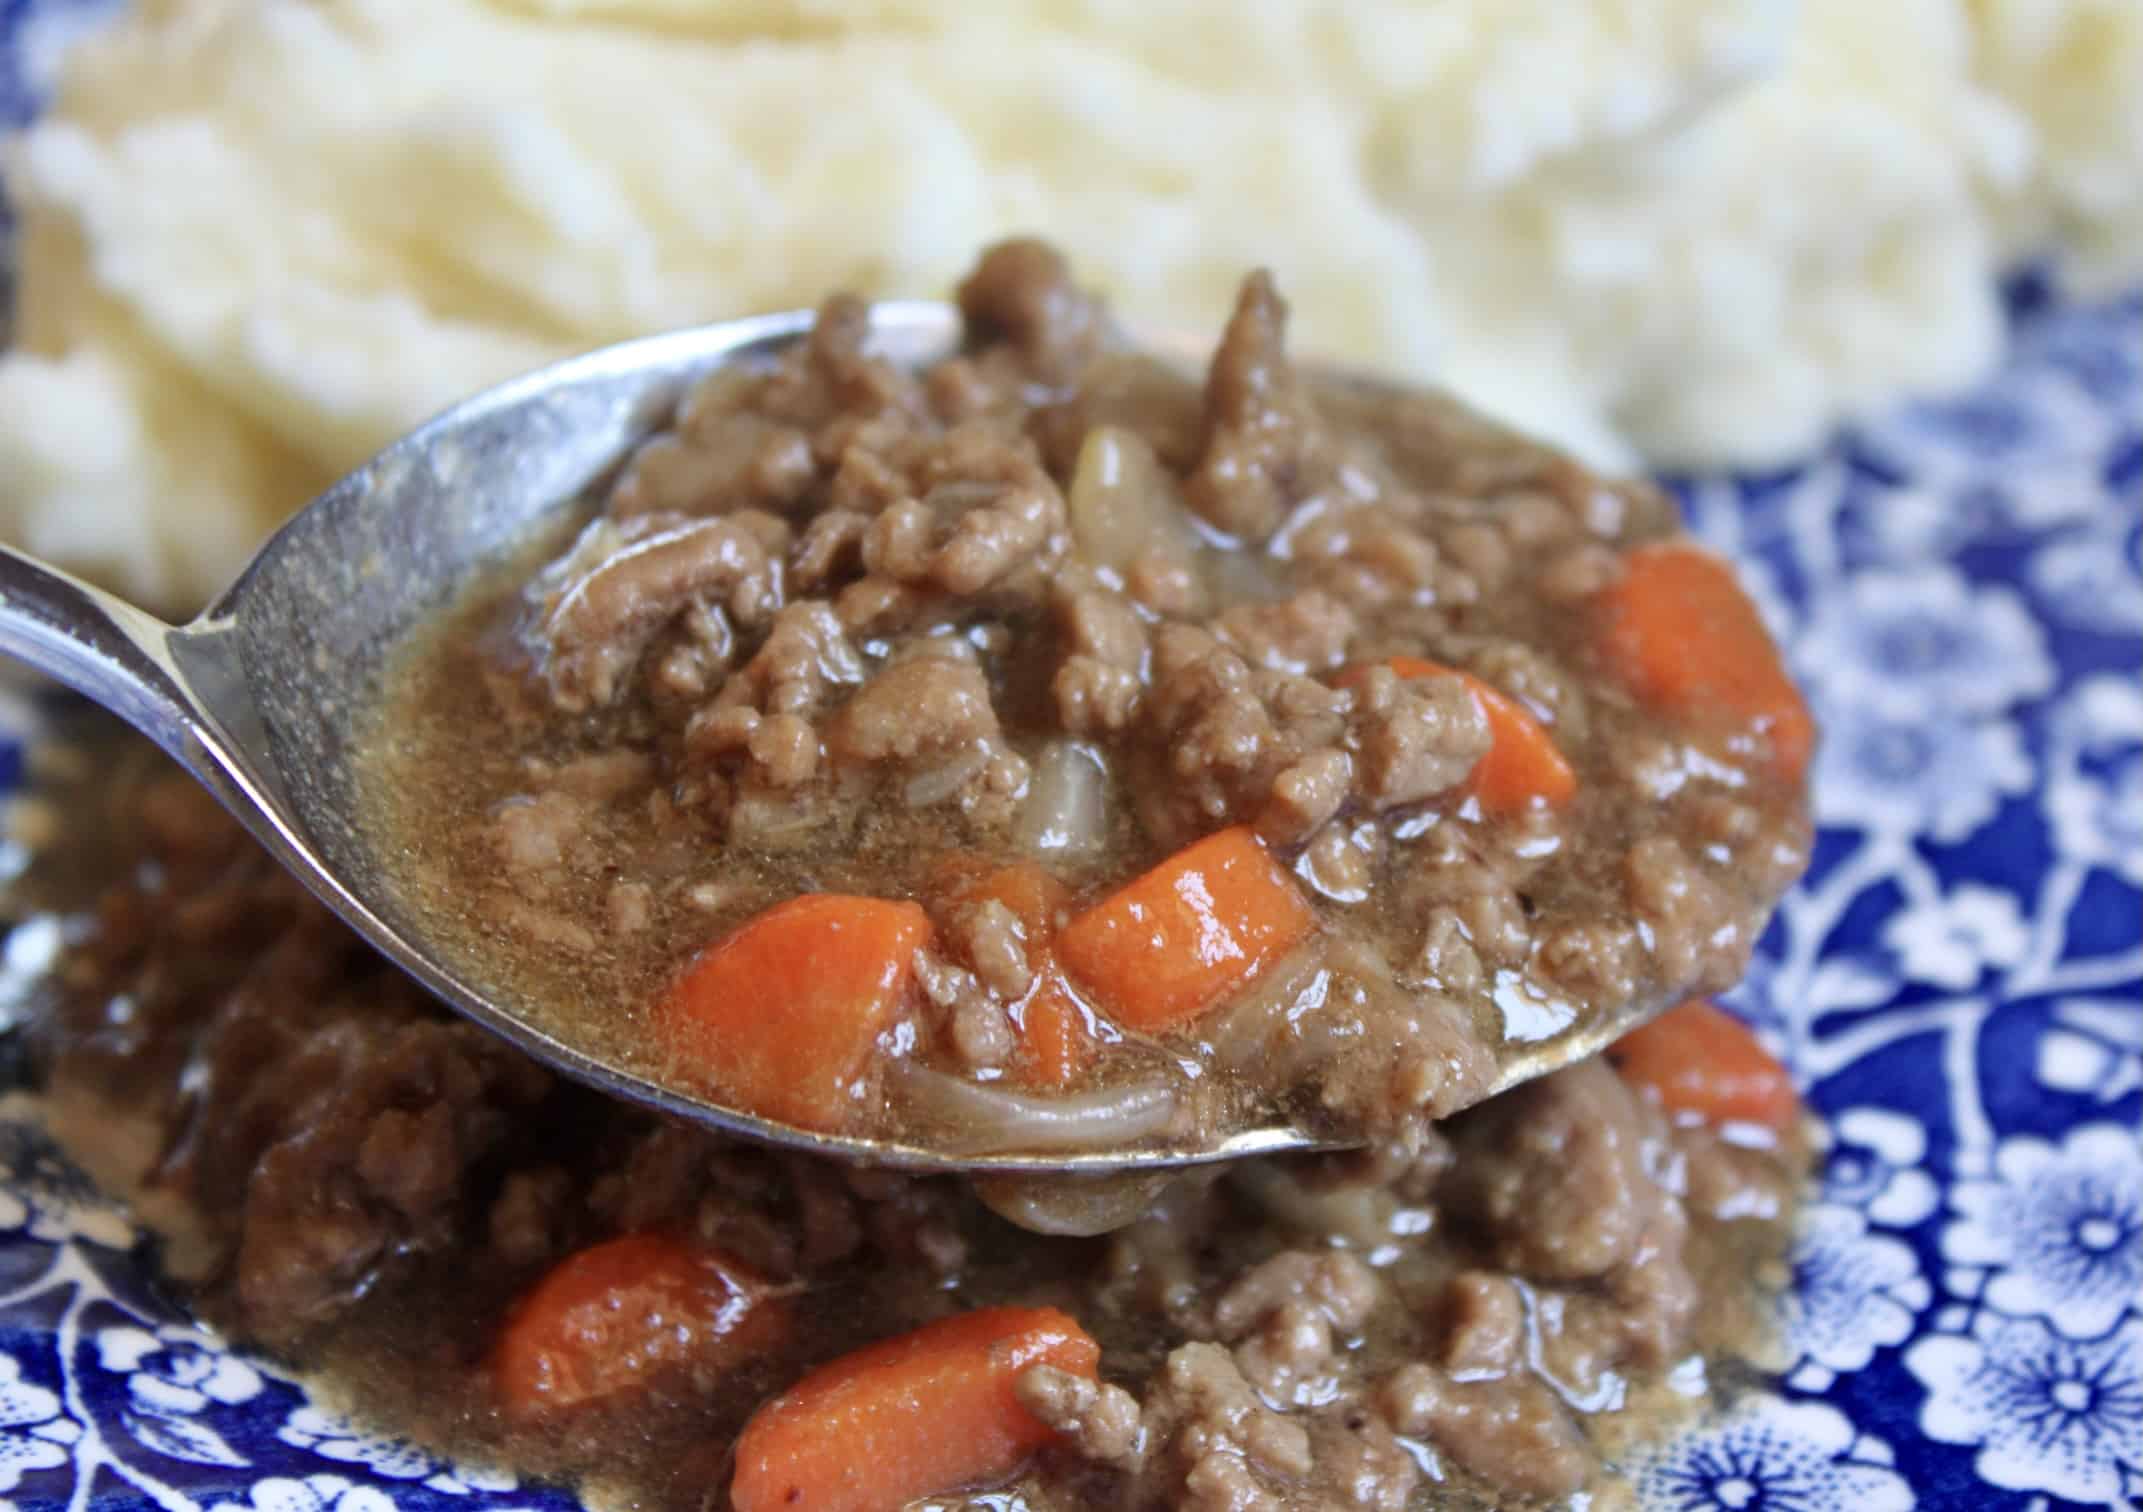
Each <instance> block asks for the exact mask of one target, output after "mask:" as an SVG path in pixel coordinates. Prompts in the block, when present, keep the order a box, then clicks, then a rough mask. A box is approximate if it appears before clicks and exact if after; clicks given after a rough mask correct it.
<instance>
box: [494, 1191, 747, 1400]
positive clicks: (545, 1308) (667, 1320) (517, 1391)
mask: <svg viewBox="0 0 2143 1512" xmlns="http://www.w3.org/2000/svg"><path fill="white" fill-rule="evenodd" d="M786 1321H787V1318H786V1314H785V1312H784V1303H783V1302H782V1300H781V1299H780V1298H778V1297H776V1296H773V1295H772V1294H770V1292H769V1290H768V1287H767V1284H766V1282H765V1281H764V1280H763V1279H762V1278H761V1277H759V1276H758V1275H756V1274H754V1273H753V1272H752V1271H751V1270H749V1269H747V1268H746V1267H745V1266H743V1265H741V1264H739V1263H738V1262H736V1261H735V1260H732V1259H730V1258H729V1257H728V1256H726V1255H724V1254H722V1253H720V1252H719V1251H716V1250H711V1249H707V1248H704V1247H699V1246H694V1245H689V1244H687V1243H685V1242H684V1241H683V1240H681V1239H677V1238H673V1237H671V1236H669V1235H667V1234H657V1233H647V1234H627V1235H626V1236H625V1237H623V1238H621V1239H611V1240H608V1241H606V1242H605V1243H602V1244H598V1245H595V1246H593V1247H591V1248H589V1249H584V1250H582V1251H580V1252H579V1253H578V1254H575V1255H570V1256H568V1257H567V1258H566V1259H564V1260H561V1261H560V1262H559V1263H558V1264H557V1265H556V1266H555V1267H553V1268H552V1269H551V1271H550V1272H549V1273H548V1274H547V1275H545V1276H544V1277H543V1279H542V1280H540V1281H538V1282H537V1283H536V1284H535V1285H534V1286H533V1287H531V1288H530V1289H529V1290H528V1291H527V1292H525V1293H523V1294H522V1296H521V1298H520V1299H519V1300H518V1301H516V1302H515V1303H514V1305H513V1307H512V1309H511V1311H509V1312H508V1314H507V1316H506V1322H505V1324H504V1326H503V1327H502V1328H501V1329H500V1331H499V1337H498V1342H497V1343H496V1344H495V1345H494V1346H493V1347H492V1351H491V1380H492V1385H493V1388H494V1389H495V1390H496V1391H497V1393H498V1397H499V1400H500V1401H501V1402H503V1403H504V1404H505V1406H506V1407H507V1409H508V1410H509V1411H511V1412H515V1413H531V1412H537V1411H541V1410H545V1409H550V1408H560V1407H572V1406H575V1405H577V1404H579V1403H582V1402H590V1401H595V1400H598V1399H600V1398H603V1397H609V1396H615V1395H617V1394H618V1393H619V1392H622V1391H629V1390H632V1389H634V1388H637V1387H641V1386H644V1385H646V1384H648V1382H649V1381H650V1380H652V1379H653V1378H655V1377H656V1376H657V1375H658V1374H660V1373H662V1372H664V1371H666V1370H669V1369H672V1368H674V1367H677V1366H680V1365H685V1364H710V1363H711V1364H722V1363H726V1362H728V1361H732V1360H741V1359H745V1358H747V1357H749V1356H751V1355H753V1354H757V1353H760V1352H762V1351H763V1350H765V1349H766V1348H768V1347H769V1346H770V1345H771V1343H772V1341H773V1340H774V1338H775V1337H776V1336H777V1335H778V1334H779V1333H780V1332H781V1330H782V1328H783V1327H784V1325H785V1324H786Z"/></svg>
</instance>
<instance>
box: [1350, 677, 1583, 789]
mask: <svg viewBox="0 0 2143 1512" xmlns="http://www.w3.org/2000/svg"><path fill="white" fill-rule="evenodd" d="M1373 665H1375V664H1374V663H1360V664H1357V665H1355V666H1351V667H1346V668H1343V669H1342V670H1341V671H1340V673H1339V675H1338V676H1337V677H1336V678H1334V679H1333V681H1334V682H1336V683H1338V684H1339V686H1341V687H1343V688H1346V687H1352V686H1354V685H1355V684H1356V683H1359V682H1360V681H1361V680H1362V679H1363V678H1364V677H1366V676H1367V675H1368V673H1369V669H1370V667H1371V666H1373ZM1382 665H1384V666H1387V667H1389V668H1391V670H1392V671H1393V672H1394V673H1396V674H1397V675H1399V676H1400V677H1432V676H1434V675H1436V674H1437V673H1439V672H1441V673H1444V674H1446V675H1448V676H1451V677H1455V678H1457V679H1458V680H1459V681H1460V682H1462V683H1464V684H1465V685H1466V690H1467V691H1468V692H1469V693H1471V694H1472V695H1473V698H1474V702H1475V703H1477V704H1479V705H1480V708H1481V714H1482V717H1483V718H1485V719H1486V720H1487V721H1488V735H1489V741H1490V744H1489V747H1488V754H1487V755H1485V756H1483V757H1482V758H1481V759H1480V761H1479V762H1477V763H1475V765H1474V768H1473V772H1472V774H1471V775H1470V776H1469V777H1467V779H1466V786H1465V790H1466V791H1467V792H1468V793H1471V794H1472V795H1473V796H1474V797H1476V798H1478V799H1480V801H1481V807H1482V808H1483V809H1485V810H1487V811H1488V812H1489V813H1491V814H1515V813H1520V812H1523V811H1524V810H1526V809H1529V808H1531V807H1532V806H1533V805H1534V804H1535V803H1545V804H1548V805H1549V806H1551V807H1553V806H1555V805H1558V804H1563V803H1568V802H1569V801H1570V799H1571V796H1572V795H1573V794H1575V793H1576V792H1577V773H1576V772H1573V771H1572V770H1571V769H1570V763H1569V762H1567V761H1565V760H1564V759H1563V753H1562V752H1561V751H1559V750H1557V749H1556V748H1555V741H1554V740H1553V738H1551V737H1550V736H1549V734H1548V732H1547V729H1546V727H1545V726H1543V725H1542V724H1541V722H1540V721H1539V720H1537V719H1535V718H1534V717H1533V715H1532V712H1531V711H1530V710H1528V709H1527V708H1526V707H1525V705H1523V704H1521V703H1519V702H1518V700H1517V699H1515V698H1512V697H1511V696H1510V695H1509V694H1508V693H1505V692H1504V691H1503V690H1502V689H1500V688H1496V687H1493V686H1491V685H1490V684H1488V683H1486V682H1484V681H1482V680H1481V679H1480V678H1478V677H1475V676H1474V675H1473V674H1472V673H1471V672H1461V671H1459V670H1458V669H1457V668H1455V667H1446V666H1443V665H1442V664H1441V663H1438V662H1432V661H1427V660H1424V659H1423V658H1421V657H1418V656H1391V657H1386V658H1385V659H1384V662H1383V663H1382Z"/></svg>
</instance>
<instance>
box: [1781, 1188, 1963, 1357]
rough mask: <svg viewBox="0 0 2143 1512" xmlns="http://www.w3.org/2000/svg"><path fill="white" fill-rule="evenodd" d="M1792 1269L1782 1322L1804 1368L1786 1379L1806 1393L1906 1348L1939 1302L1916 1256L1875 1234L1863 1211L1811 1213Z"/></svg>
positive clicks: (1798, 1236) (1798, 1237) (1817, 1208)
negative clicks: (1932, 1302) (1880, 1353)
mask: <svg viewBox="0 0 2143 1512" xmlns="http://www.w3.org/2000/svg"><path fill="white" fill-rule="evenodd" d="M1792 1265H1793V1285H1792V1287H1791V1289H1790V1290H1789V1291H1788V1292H1787V1294H1786V1296H1785V1298H1784V1300H1783V1303H1782V1308H1783V1313H1784V1319H1783V1323H1784V1333H1785V1337H1786V1342H1787V1344H1788V1346H1789V1347H1790V1348H1791V1350H1792V1351H1793V1355H1794V1358H1795V1359H1796V1360H1797V1361H1798V1362H1799V1363H1798V1365H1797V1368H1795V1369H1794V1371H1793V1372H1792V1374H1791V1375H1790V1376H1789V1377H1788V1379H1789V1380H1790V1381H1791V1382H1792V1383H1793V1384H1794V1385H1796V1386H1799V1387H1802V1388H1804V1389H1820V1388H1822V1387H1824V1386H1828V1385H1829V1384H1830V1382H1831V1378H1832V1377H1833V1376H1835V1375H1837V1374H1839V1373H1840V1372H1842V1371H1849V1370H1859V1369H1861V1368H1863V1367H1864V1366H1866V1365H1867V1363H1868V1362H1869V1361H1870V1360H1872V1359H1874V1358H1875V1352H1876V1351H1877V1350H1878V1349H1887V1348H1889V1347H1890V1346H1892V1345H1895V1344H1902V1343H1903V1342H1904V1341H1905V1340H1906V1339H1908V1338H1910V1337H1911V1336H1912V1331H1913V1324H1914V1322H1915V1320H1916V1319H1917V1318H1918V1316H1919V1314H1920V1312H1921V1311H1922V1310H1923V1309H1924V1308H1925V1307H1926V1306H1927V1304H1928V1300H1929V1299H1930V1297H1932V1296H1933V1290H1932V1288H1930V1287H1929V1286H1928V1284H1927V1280H1926V1278H1925V1277H1923V1276H1922V1275H1921V1274H1920V1262H1919V1261H1918V1259H1916V1258H1915V1257H1914V1255H1913V1253H1912V1250H1911V1249H1910V1248H1909V1247H1907V1246H1906V1245H1904V1244H1902V1243H1900V1242H1899V1241H1898V1240H1896V1239H1892V1238H1890V1237H1888V1236H1887V1235H1883V1234H1874V1233H1870V1232H1869V1231H1868V1217H1867V1214H1866V1213H1865V1212H1863V1211H1861V1210H1860V1209H1858V1208H1851V1207H1843V1206H1833V1205H1832V1204H1829V1203H1818V1204H1815V1205H1813V1206H1811V1207H1810V1208H1808V1209H1806V1210H1805V1211H1804V1212H1803V1213H1802V1214H1801V1218H1800V1223H1799V1226H1798V1229H1797V1232H1796V1233H1795V1236H1794V1245H1793V1255H1792Z"/></svg>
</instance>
